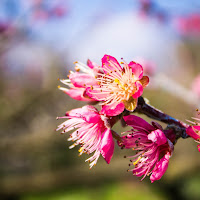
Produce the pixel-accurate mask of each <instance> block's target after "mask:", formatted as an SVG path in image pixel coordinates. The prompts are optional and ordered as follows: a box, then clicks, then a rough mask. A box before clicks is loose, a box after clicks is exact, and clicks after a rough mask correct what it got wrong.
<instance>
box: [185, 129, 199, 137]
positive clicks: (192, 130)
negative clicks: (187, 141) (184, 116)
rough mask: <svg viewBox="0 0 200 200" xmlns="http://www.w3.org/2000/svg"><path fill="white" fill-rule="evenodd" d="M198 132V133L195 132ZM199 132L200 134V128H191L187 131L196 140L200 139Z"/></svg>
mask: <svg viewBox="0 0 200 200" xmlns="http://www.w3.org/2000/svg"><path fill="white" fill-rule="evenodd" d="M195 130H196V131H195ZM198 132H199V133H200V126H189V127H188V128H187V129H186V133H187V134H188V135H189V136H190V137H192V138H193V139H195V140H198V139H200V135H199V134H198Z"/></svg>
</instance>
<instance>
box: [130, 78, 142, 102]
mask: <svg viewBox="0 0 200 200" xmlns="http://www.w3.org/2000/svg"><path fill="white" fill-rule="evenodd" d="M135 85H136V88H137V91H136V92H135V93H134V94H133V95H132V97H133V98H134V99H136V98H138V97H140V96H141V95H142V93H143V87H142V85H141V83H140V82H139V81H137V82H135Z"/></svg>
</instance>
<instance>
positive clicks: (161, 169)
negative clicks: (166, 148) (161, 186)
mask: <svg viewBox="0 0 200 200" xmlns="http://www.w3.org/2000/svg"><path fill="white" fill-rule="evenodd" d="M169 158H170V154H169V153H167V154H165V156H164V157H162V158H161V159H160V160H159V161H158V162H157V163H156V165H155V167H154V169H153V170H152V174H151V176H150V180H151V183H153V182H154V181H156V180H159V179H161V177H162V176H163V174H164V173H165V172H166V170H167V168H168V164H169Z"/></svg>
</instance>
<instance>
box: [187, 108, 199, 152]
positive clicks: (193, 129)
mask: <svg viewBox="0 0 200 200" xmlns="http://www.w3.org/2000/svg"><path fill="white" fill-rule="evenodd" d="M197 112H198V114H199V113H200V112H199V111H197ZM193 119H194V120H196V121H195V122H191V121H189V122H191V123H192V124H193V125H191V126H189V127H188V128H187V129H186V133H187V134H188V135H189V136H190V137H192V138H193V139H194V140H195V141H196V142H197V143H199V144H198V145H197V148H198V150H199V152H200V119H198V118H193Z"/></svg>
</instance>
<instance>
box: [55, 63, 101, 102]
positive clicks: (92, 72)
mask: <svg viewBox="0 0 200 200" xmlns="http://www.w3.org/2000/svg"><path fill="white" fill-rule="evenodd" d="M75 64H76V65H75V70H76V72H72V71H70V74H69V75H68V78H69V79H60V81H61V82H62V83H63V84H65V85H67V86H68V88H64V87H60V86H58V88H59V89H60V90H62V91H63V92H65V93H66V94H68V95H69V96H70V97H71V98H73V99H76V100H79V101H88V102H92V101H95V100H94V99H92V98H90V97H88V96H87V95H86V93H85V90H86V88H87V87H88V86H91V85H96V84H97V81H96V79H95V76H96V73H97V72H98V70H99V69H98V65H97V64H95V63H93V62H92V61H90V60H88V62H87V65H85V64H83V63H80V62H75ZM81 72H82V73H81Z"/></svg>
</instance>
